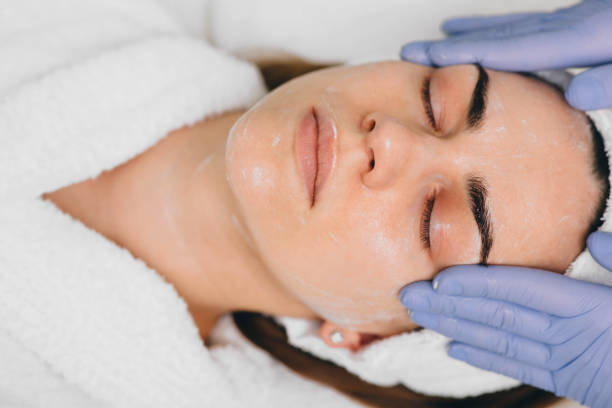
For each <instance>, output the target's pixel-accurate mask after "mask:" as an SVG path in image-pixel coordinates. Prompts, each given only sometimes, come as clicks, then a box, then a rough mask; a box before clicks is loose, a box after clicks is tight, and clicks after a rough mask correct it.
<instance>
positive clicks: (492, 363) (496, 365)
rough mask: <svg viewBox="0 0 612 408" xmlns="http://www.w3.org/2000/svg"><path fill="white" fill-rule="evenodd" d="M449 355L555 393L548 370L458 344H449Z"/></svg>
mask: <svg viewBox="0 0 612 408" xmlns="http://www.w3.org/2000/svg"><path fill="white" fill-rule="evenodd" d="M448 355H449V356H451V357H453V358H456V359H458V360H461V361H465V362H466V363H468V364H471V365H473V366H476V367H478V368H482V369H483V370H487V371H494V372H496V373H499V374H503V375H506V376H508V377H512V378H515V379H517V380H519V381H520V382H522V383H523V384H529V385H532V386H534V387H537V388H541V389H543V390H546V391H550V392H554V387H555V385H554V382H553V378H552V374H551V372H550V371H548V370H545V369H542V368H539V367H534V366H531V365H529V364H526V363H521V362H519V361H516V360H512V359H510V358H507V357H502V356H500V355H498V354H495V353H491V352H490V351H486V350H481V349H478V348H476V347H471V346H469V345H467V344H463V343H458V342H451V343H450V344H449V347H448Z"/></svg>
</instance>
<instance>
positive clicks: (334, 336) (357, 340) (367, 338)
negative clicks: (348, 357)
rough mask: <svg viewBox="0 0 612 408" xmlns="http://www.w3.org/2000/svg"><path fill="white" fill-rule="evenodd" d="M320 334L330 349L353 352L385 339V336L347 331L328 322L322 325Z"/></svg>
mask: <svg viewBox="0 0 612 408" xmlns="http://www.w3.org/2000/svg"><path fill="white" fill-rule="evenodd" d="M319 333H320V335H321V338H322V339H323V341H324V342H325V344H327V345H328V346H329V347H334V348H347V349H349V350H351V351H358V350H359V349H361V348H362V347H364V346H366V345H368V344H370V343H372V342H373V341H376V340H379V339H382V338H383V336H379V335H376V334H370V333H362V332H358V331H355V330H350V329H345V328H342V327H340V326H338V325H336V324H334V323H330V322H328V321H327V320H326V321H324V322H323V324H322V325H321V328H320V330H319ZM334 340H336V341H334Z"/></svg>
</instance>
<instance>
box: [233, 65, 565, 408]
mask: <svg viewBox="0 0 612 408" xmlns="http://www.w3.org/2000/svg"><path fill="white" fill-rule="evenodd" d="M328 66H329V65H314V64H310V63H307V62H305V61H301V60H295V61H291V62H266V63H260V64H259V68H260V70H261V72H262V74H263V77H264V81H265V83H266V85H267V86H268V89H269V90H272V89H274V88H276V87H277V86H279V85H281V84H283V83H284V82H286V81H288V80H290V79H292V78H295V77H296V76H299V75H303V74H306V73H308V72H311V71H314V70H317V69H321V68H326V67H328ZM233 318H234V322H235V323H236V326H237V327H238V329H239V330H240V331H241V332H242V334H243V335H244V336H245V337H247V338H248V339H249V340H250V341H251V342H252V343H254V344H255V345H257V346H258V347H260V348H262V349H263V350H266V351H267V352H268V353H269V354H270V355H272V356H273V357H274V358H276V359H277V360H278V361H280V362H281V363H283V364H284V365H286V366H287V367H289V368H290V369H291V370H293V371H294V372H296V373H298V374H300V375H302V376H304V377H306V378H308V379H311V380H313V381H316V382H319V383H322V384H324V385H327V386H329V387H332V388H334V389H336V390H337V391H339V392H341V393H343V394H345V395H347V396H349V397H351V398H353V399H354V400H357V401H359V402H361V403H364V404H366V405H367V406H373V407H414V408H421V407H422V408H426V407H427V408H429V407H432V408H433V407H457V408H460V407H469V408H479V407H487V408H490V407H495V408H504V407H530V408H541V407H546V406H548V405H550V404H552V403H553V402H555V401H556V400H558V398H557V397H555V396H554V395H553V394H551V393H549V392H546V391H542V390H539V389H537V388H533V387H530V386H527V385H521V386H519V387H516V388H513V389H511V390H507V391H500V392H496V393H489V394H484V395H480V396H478V397H470V398H463V399H454V398H442V397H430V396H426V395H423V394H419V393H416V392H414V391H411V390H410V389H408V388H406V387H404V386H401V385H396V386H393V387H381V386H377V385H374V384H371V383H368V382H366V381H364V380H362V379H360V378H359V377H357V376H356V375H354V374H351V373H350V372H348V371H347V370H346V369H344V368H343V367H339V366H337V365H335V364H333V363H331V362H329V361H325V360H322V359H320V358H317V357H315V356H313V355H311V354H309V353H306V352H304V351H302V350H300V349H297V348H295V347H293V346H291V345H290V344H289V343H288V341H287V333H286V331H285V328H284V327H282V326H280V325H279V324H278V323H276V322H275V321H274V320H273V319H272V318H270V317H267V316H264V315H261V314H258V313H252V312H235V313H233Z"/></svg>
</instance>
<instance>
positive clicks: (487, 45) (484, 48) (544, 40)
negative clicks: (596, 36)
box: [426, 26, 593, 71]
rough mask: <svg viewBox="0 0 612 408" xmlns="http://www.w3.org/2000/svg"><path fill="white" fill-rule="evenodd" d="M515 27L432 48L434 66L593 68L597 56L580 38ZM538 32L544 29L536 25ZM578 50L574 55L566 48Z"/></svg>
mask: <svg viewBox="0 0 612 408" xmlns="http://www.w3.org/2000/svg"><path fill="white" fill-rule="evenodd" d="M520 28H521V29H523V30H524V32H517V30H518V29H519V28H516V27H514V28H511V29H509V30H512V31H510V32H504V31H503V30H500V29H496V30H495V31H493V30H491V32H490V34H489V33H483V32H481V31H479V32H477V33H475V34H474V35H472V36H461V37H451V38H449V39H447V40H442V41H436V42H434V43H432V44H430V45H429V47H428V48H427V50H426V52H427V55H428V57H429V60H430V61H431V63H432V64H434V65H438V66H447V65H455V64H473V63H479V64H481V65H482V66H484V67H487V68H492V69H499V70H509V71H535V70H541V69H558V68H565V67H568V66H580V65H582V64H583V63H584V65H589V64H590V63H592V58H593V54H592V53H587V52H584V53H582V54H581V51H580V49H584V48H585V47H584V46H583V44H581V41H579V38H578V37H577V36H567V35H565V37H566V38H563V36H561V34H560V32H559V31H558V30H555V29H551V30H548V31H546V30H545V31H538V32H533V31H530V30H531V28H530V27H528V28H525V27H520ZM533 29H534V30H541V28H538V27H537V26H534V28H533ZM568 48H569V49H572V50H576V51H575V52H572V53H567V52H563V50H565V49H568Z"/></svg>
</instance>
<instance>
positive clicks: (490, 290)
mask: <svg viewBox="0 0 612 408" xmlns="http://www.w3.org/2000/svg"><path fill="white" fill-rule="evenodd" d="M587 245H588V247H589V250H590V251H591V253H592V254H593V256H594V257H595V259H596V260H597V261H598V262H599V263H601V264H602V265H603V266H604V267H605V268H607V269H612V234H607V233H602V232H596V233H593V234H591V235H590V236H589V239H588V241H587ZM611 273H612V272H611ZM434 287H435V288H436V289H434ZM400 299H401V301H402V303H403V304H404V306H406V307H407V308H408V309H410V311H411V319H412V320H413V321H414V322H416V323H417V324H420V325H421V326H423V327H427V328H429V329H432V330H435V331H438V332H440V333H441V334H443V335H445V336H447V337H450V338H453V339H455V340H454V341H452V342H451V343H450V344H449V349H448V354H449V355H450V356H451V357H454V358H457V359H459V360H463V361H465V362H467V363H469V364H472V365H474V366H477V367H480V368H483V369H485V370H490V371H495V372H498V373H500V374H504V375H507V376H509V377H513V378H516V379H517V380H519V381H521V382H523V383H526V384H530V385H533V386H535V387H538V388H542V389H544V390H547V391H550V392H553V393H555V394H556V395H557V396H563V397H569V398H572V399H574V400H576V401H579V402H580V403H583V404H586V405H588V406H590V407H594V408H603V407H612V287H610V286H604V285H598V284H594V283H589V282H585V281H580V280H576V279H571V278H568V277H566V276H563V275H560V274H556V273H552V272H548V271H541V270H536V269H529V268H520V267H508V266H479V265H461V266H454V267H451V268H448V269H446V270H444V271H442V272H441V273H439V274H438V275H437V276H436V277H435V279H434V280H433V285H432V282H430V281H421V282H415V283H413V284H410V285H408V286H406V287H405V288H403V289H402V291H401V293H400Z"/></svg>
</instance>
